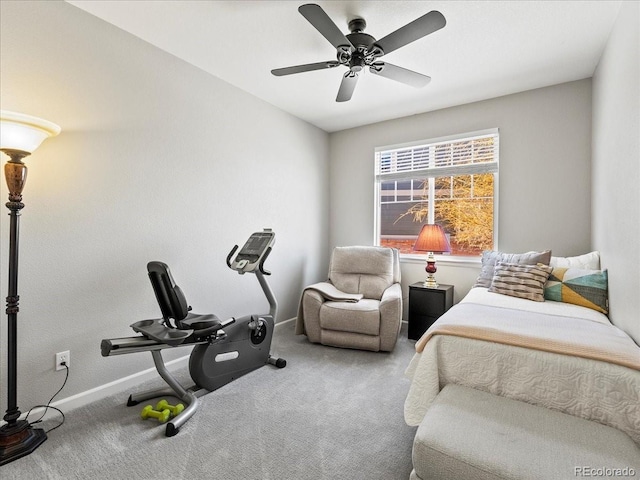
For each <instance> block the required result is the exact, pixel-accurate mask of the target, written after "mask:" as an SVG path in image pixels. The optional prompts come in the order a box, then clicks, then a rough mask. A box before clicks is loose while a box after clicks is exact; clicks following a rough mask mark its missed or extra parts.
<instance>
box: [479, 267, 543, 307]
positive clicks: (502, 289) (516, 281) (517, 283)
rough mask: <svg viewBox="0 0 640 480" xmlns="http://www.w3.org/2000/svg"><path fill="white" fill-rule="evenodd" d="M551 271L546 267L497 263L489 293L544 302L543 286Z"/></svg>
mask: <svg viewBox="0 0 640 480" xmlns="http://www.w3.org/2000/svg"><path fill="white" fill-rule="evenodd" d="M551 270H553V269H552V268H551V267H549V266H547V265H543V264H541V263H538V264H537V265H520V264H517V263H503V262H500V263H497V264H496V266H495V269H494V271H493V278H492V279H491V286H490V287H489V291H490V292H494V293H500V294H502V295H509V296H511V297H518V298H525V299H527V300H533V301H534V302H544V285H545V283H546V281H547V279H548V278H549V274H550V273H551Z"/></svg>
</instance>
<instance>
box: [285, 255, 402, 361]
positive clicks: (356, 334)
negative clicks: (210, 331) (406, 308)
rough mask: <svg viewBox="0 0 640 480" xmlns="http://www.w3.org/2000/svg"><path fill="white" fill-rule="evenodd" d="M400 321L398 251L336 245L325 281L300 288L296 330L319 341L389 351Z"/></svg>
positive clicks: (315, 341) (297, 332) (332, 344)
mask: <svg viewBox="0 0 640 480" xmlns="http://www.w3.org/2000/svg"><path fill="white" fill-rule="evenodd" d="M401 320H402V289H401V287H400V260H399V255H398V251H397V250H396V249H393V248H385V247H336V248H335V249H334V251H333V254H332V255H331V263H330V265H329V280H328V281H327V282H320V283H316V284H314V285H311V286H309V287H307V288H306V289H305V290H304V291H303V292H302V298H301V299H300V308H299V309H298V318H297V320H296V334H306V335H307V338H308V339H309V341H310V342H313V343H321V344H323V345H331V346H334V347H345V348H357V349H361V350H372V351H375V352H377V351H386V352H390V351H392V350H393V348H394V347H395V345H396V341H397V339H398V332H399V331H400V322H401Z"/></svg>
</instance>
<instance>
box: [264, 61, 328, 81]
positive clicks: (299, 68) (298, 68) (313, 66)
mask: <svg viewBox="0 0 640 480" xmlns="http://www.w3.org/2000/svg"><path fill="white" fill-rule="evenodd" d="M338 65H340V62H336V61H335V60H328V61H326V62H318V63H307V64H305V65H295V66H293V67H284V68H274V69H273V70H271V73H272V74H274V75H275V76H276V77H282V76H283V75H291V74H293V73H302V72H311V71H313V70H323V69H325V68H333V67H337V66H338Z"/></svg>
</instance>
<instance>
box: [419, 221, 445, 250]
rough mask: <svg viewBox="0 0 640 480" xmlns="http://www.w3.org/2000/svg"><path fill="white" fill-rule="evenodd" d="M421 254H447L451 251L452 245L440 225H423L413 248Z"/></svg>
mask: <svg viewBox="0 0 640 480" xmlns="http://www.w3.org/2000/svg"><path fill="white" fill-rule="evenodd" d="M413 249H414V250H417V251H419V252H434V253H445V252H450V251H451V245H450V244H449V240H448V239H447V236H446V235H445V233H444V230H443V229H442V227H441V226H440V225H435V224H428V225H423V226H422V230H420V234H419V235H418V239H417V240H416V243H415V245H414V246H413Z"/></svg>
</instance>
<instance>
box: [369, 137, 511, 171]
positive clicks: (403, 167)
mask: <svg viewBox="0 0 640 480" xmlns="http://www.w3.org/2000/svg"><path fill="white" fill-rule="evenodd" d="M498 139H499V137H498V130H497V129H492V130H487V131H483V132H476V133H475V134H464V135H459V136H456V138H451V137H447V138H446V139H436V140H432V141H426V142H424V143H422V144H421V145H415V146H402V147H398V148H388V147H387V148H384V147H383V148H381V149H377V150H376V155H375V157H376V177H377V179H378V180H385V181H386V180H396V179H402V178H407V177H413V178H415V177H421V176H424V177H441V176H450V175H463V174H474V173H491V172H497V171H498V146H499V145H498V142H499V140H498ZM408 174H409V175H408Z"/></svg>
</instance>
